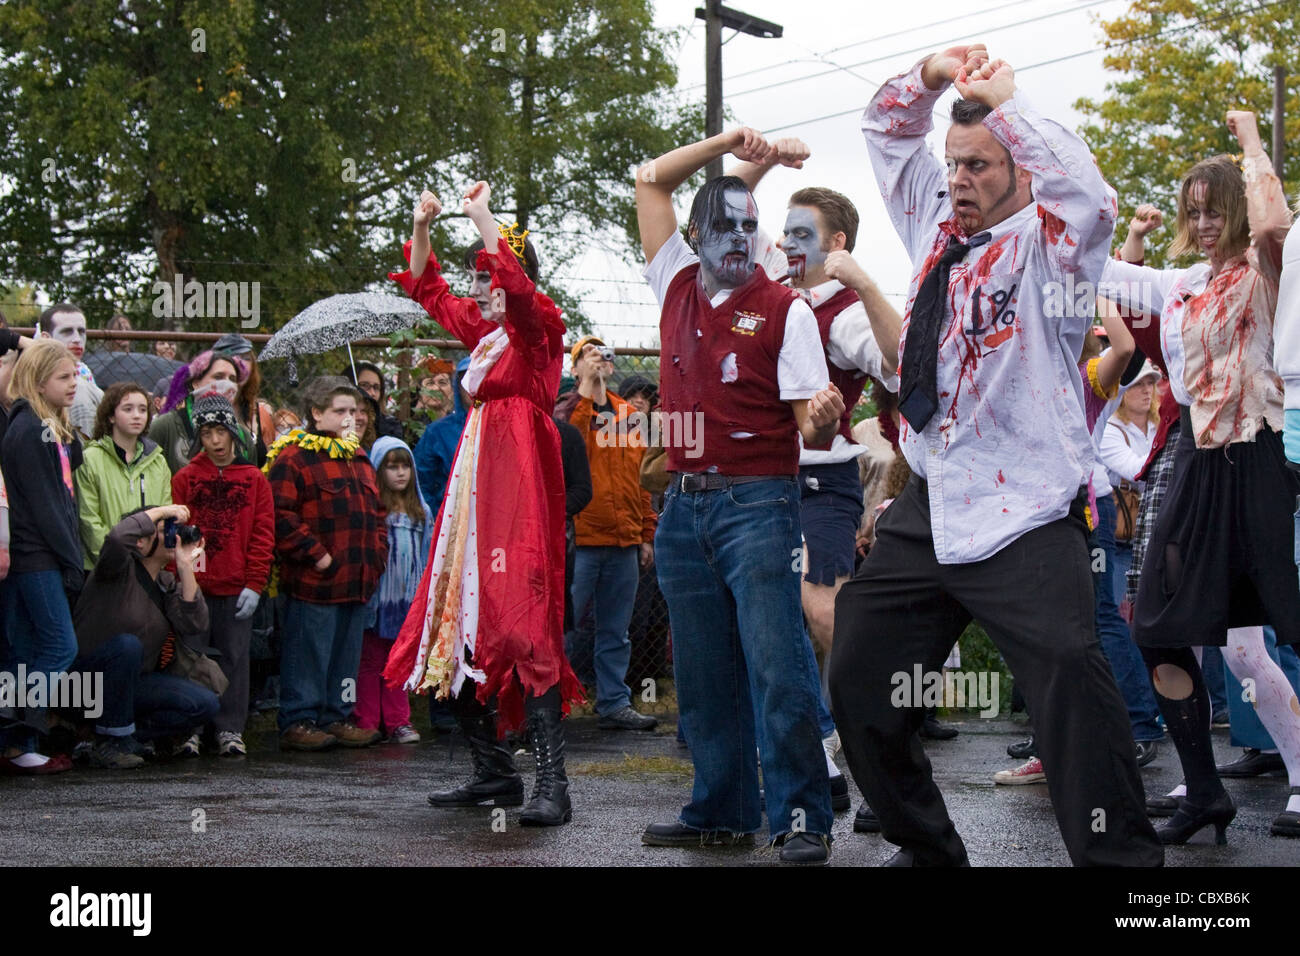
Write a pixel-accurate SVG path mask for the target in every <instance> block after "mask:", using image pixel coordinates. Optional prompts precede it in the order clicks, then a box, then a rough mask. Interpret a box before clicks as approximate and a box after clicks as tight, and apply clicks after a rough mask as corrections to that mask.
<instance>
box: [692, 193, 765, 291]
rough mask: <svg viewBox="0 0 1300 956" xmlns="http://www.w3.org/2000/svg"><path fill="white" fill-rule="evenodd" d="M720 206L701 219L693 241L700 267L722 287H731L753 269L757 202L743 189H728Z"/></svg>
mask: <svg viewBox="0 0 1300 956" xmlns="http://www.w3.org/2000/svg"><path fill="white" fill-rule="evenodd" d="M722 195H723V203H722V208H721V209H715V210H713V211H712V214H711V216H710V218H709V219H708V221H706V222H705V223H703V224H702V225H701V228H700V232H699V234H698V235H697V236H696V244H697V246H698V248H699V254H700V268H701V269H703V270H704V271H705V272H706V273H708V275H709V277H710V278H711V279H712V280H713V281H714V282H715V283H716V284H717V285H718V286H720V287H722V288H727V289H729V288H734V287H736V286H738V285H741V284H742V283H744V282H745V281H747V280H748V279H749V277H750V275H751V274H752V273H753V271H754V251H755V247H756V245H757V241H756V234H757V232H758V206H757V205H755V203H754V197H753V196H751V195H750V194H749V193H748V192H746V191H745V190H743V189H728V190H727V191H726V192H724V193H723V194H722Z"/></svg>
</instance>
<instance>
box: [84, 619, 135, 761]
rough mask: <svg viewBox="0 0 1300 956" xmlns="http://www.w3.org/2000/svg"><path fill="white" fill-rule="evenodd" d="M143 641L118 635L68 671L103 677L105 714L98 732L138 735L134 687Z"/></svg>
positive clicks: (99, 723)
mask: <svg viewBox="0 0 1300 956" xmlns="http://www.w3.org/2000/svg"><path fill="white" fill-rule="evenodd" d="M140 655H141V650H140V639H139V638H138V637H136V636H135V635H134V634H118V635H117V636H116V637H112V638H109V639H108V640H107V641H105V642H104V643H103V644H100V645H99V647H97V648H95V649H94V650H93V651H91V652H89V653H87V654H78V655H77V659H76V660H75V661H73V662H72V666H71V667H70V668H69V670H71V671H75V672H78V673H83V674H102V675H103V694H104V696H103V701H102V708H103V710H102V712H101V713H100V715H99V717H98V718H97V719H96V720H95V732H96V733H99V734H106V735H108V736H109V737H126V736H129V735H131V734H133V733H135V685H136V683H137V682H138V681H139V678H140Z"/></svg>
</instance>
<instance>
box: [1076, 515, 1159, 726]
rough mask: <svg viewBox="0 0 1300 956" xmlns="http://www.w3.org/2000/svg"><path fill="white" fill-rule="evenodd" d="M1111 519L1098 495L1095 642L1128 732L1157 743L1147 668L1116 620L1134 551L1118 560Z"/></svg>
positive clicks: (1155, 712) (1094, 536)
mask: <svg viewBox="0 0 1300 956" xmlns="http://www.w3.org/2000/svg"><path fill="white" fill-rule="evenodd" d="M1115 520H1116V512H1115V499H1114V498H1113V497H1112V496H1111V495H1098V496H1097V527H1096V528H1094V529H1093V532H1092V540H1091V541H1090V542H1089V547H1090V548H1091V549H1092V551H1093V558H1092V567H1093V572H1092V585H1093V601H1094V608H1095V614H1096V626H1097V640H1098V641H1100V642H1101V650H1102V653H1103V654H1105V655H1106V661H1107V662H1108V663H1109V664H1110V670H1111V673H1112V674H1114V675H1115V683H1116V685H1117V686H1118V687H1119V692H1120V696H1121V697H1123V698H1124V706H1125V707H1126V708H1127V709H1128V720H1129V725H1130V726H1131V727H1132V728H1133V739H1134V740H1159V739H1160V738H1161V737H1163V736H1164V731H1163V730H1161V729H1160V724H1159V722H1158V721H1157V718H1158V717H1159V716H1160V709H1159V708H1158V707H1157V706H1156V698H1155V693H1154V692H1153V691H1152V690H1151V678H1150V677H1149V676H1148V675H1147V668H1146V664H1144V663H1143V662H1142V653H1141V652H1140V651H1139V650H1138V649H1137V645H1136V644H1134V643H1133V638H1132V636H1131V635H1130V634H1129V630H1128V625H1127V624H1125V623H1124V619H1123V618H1121V617H1120V616H1119V602H1120V600H1121V598H1122V596H1123V594H1124V578H1125V574H1126V571H1127V568H1128V567H1129V566H1130V565H1131V564H1132V563H1133V549H1132V548H1131V547H1126V548H1125V549H1124V550H1125V551H1127V552H1128V553H1127V554H1126V555H1125V558H1124V560H1123V561H1121V560H1120V559H1119V558H1118V552H1119V548H1118V547H1117V546H1116V543H1115ZM1098 549H1100V550H1101V551H1102V555H1103V557H1102V560H1100V561H1099V560H1097V555H1096V551H1097V550H1098ZM1098 567H1100V570H1098Z"/></svg>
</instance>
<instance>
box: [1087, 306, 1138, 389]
mask: <svg viewBox="0 0 1300 956" xmlns="http://www.w3.org/2000/svg"><path fill="white" fill-rule="evenodd" d="M1097 311H1098V313H1100V315H1101V324H1102V327H1103V328H1104V329H1105V330H1106V336H1107V338H1109V339H1110V348H1108V349H1107V350H1106V351H1105V352H1103V353H1102V354H1101V358H1100V359H1099V360H1098V362H1097V386H1098V387H1099V388H1100V389H1101V390H1102V392H1104V393H1105V394H1107V395H1110V394H1111V393H1112V392H1114V390H1115V389H1116V387H1117V386H1118V385H1119V383H1120V379H1121V377H1123V375H1124V370H1125V369H1126V368H1128V365H1129V362H1130V361H1131V360H1132V358H1133V353H1134V352H1136V351H1137V343H1136V342H1135V341H1133V333H1132V332H1130V331H1129V330H1128V326H1126V325H1125V324H1124V320H1123V319H1121V318H1120V315H1119V310H1118V309H1116V308H1115V305H1114V304H1113V303H1111V302H1109V301H1107V300H1105V299H1098V300H1097Z"/></svg>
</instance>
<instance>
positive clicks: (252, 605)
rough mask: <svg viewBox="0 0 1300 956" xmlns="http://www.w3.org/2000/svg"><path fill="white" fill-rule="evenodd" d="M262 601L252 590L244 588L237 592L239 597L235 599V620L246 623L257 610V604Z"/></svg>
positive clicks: (260, 596)
mask: <svg viewBox="0 0 1300 956" xmlns="http://www.w3.org/2000/svg"><path fill="white" fill-rule="evenodd" d="M261 599H262V595H260V594H258V593H257V592H256V591H254V590H253V589H252V588H244V590H242V591H240V592H239V597H237V598H235V620H236V621H247V620H248V619H249V618H250V617H252V616H253V612H254V611H256V610H257V602H258V601H260V600H261Z"/></svg>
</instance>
